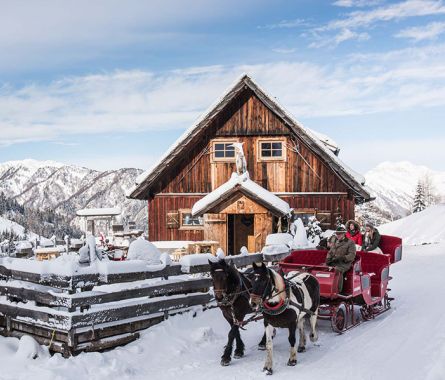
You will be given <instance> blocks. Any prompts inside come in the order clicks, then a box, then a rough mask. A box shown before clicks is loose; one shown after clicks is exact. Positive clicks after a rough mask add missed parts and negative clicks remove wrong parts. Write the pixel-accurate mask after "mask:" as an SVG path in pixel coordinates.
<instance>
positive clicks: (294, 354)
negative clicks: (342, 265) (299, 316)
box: [287, 323, 297, 366]
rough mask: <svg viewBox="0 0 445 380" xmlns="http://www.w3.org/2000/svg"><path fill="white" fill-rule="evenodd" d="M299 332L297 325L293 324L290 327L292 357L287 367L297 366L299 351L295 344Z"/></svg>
mask: <svg viewBox="0 0 445 380" xmlns="http://www.w3.org/2000/svg"><path fill="white" fill-rule="evenodd" d="M296 331H297V323H292V324H291V325H290V326H289V344H290V356H289V361H288V362H287V365H290V366H294V365H296V364H297V350H296V349H295V342H296V341H297V339H296V337H295V333H296Z"/></svg>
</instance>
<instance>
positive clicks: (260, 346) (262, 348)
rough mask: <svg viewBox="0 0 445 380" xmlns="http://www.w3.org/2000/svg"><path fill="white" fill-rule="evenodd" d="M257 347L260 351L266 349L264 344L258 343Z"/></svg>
mask: <svg viewBox="0 0 445 380" xmlns="http://www.w3.org/2000/svg"><path fill="white" fill-rule="evenodd" d="M258 349H259V350H260V351H266V345H265V344H259V345H258Z"/></svg>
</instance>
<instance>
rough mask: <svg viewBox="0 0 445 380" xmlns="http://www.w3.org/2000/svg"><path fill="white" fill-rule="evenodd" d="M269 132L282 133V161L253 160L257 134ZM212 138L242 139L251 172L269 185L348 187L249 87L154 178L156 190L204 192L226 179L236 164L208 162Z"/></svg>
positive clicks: (314, 188)
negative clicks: (284, 148) (283, 159)
mask: <svg viewBox="0 0 445 380" xmlns="http://www.w3.org/2000/svg"><path fill="white" fill-rule="evenodd" d="M268 136H269V137H282V138H285V140H286V144H285V145H286V148H287V152H286V155H287V159H286V161H273V162H264V161H259V160H258V152H257V140H258V138H264V137H268ZM216 138H236V139H237V140H238V141H240V142H244V152H245V154H246V159H247V169H248V170H249V174H250V178H251V179H252V180H254V181H256V182H257V183H258V184H260V185H261V186H263V187H265V188H266V189H268V190H270V191H274V192H308V191H310V192H332V191H337V192H346V191H347V188H346V186H345V185H344V184H343V182H342V181H341V180H340V179H339V178H338V176H337V175H336V174H335V173H334V172H333V171H332V170H331V169H330V168H329V167H328V166H327V165H326V164H325V163H324V162H323V161H322V160H321V159H320V157H318V156H317V155H315V154H314V153H312V152H311V151H310V150H309V149H308V147H306V146H305V145H304V144H303V143H302V141H301V140H300V139H299V138H298V136H292V135H291V132H290V130H289V128H288V127H287V126H285V125H284V123H283V122H282V121H281V120H280V119H279V118H278V117H277V116H276V115H275V114H274V113H272V112H271V111H269V109H268V108H267V107H266V106H264V105H263V103H262V102H261V101H260V100H259V99H258V98H257V97H256V96H255V95H254V94H253V93H252V92H251V91H246V92H245V94H244V95H243V96H240V97H238V98H237V99H235V100H234V101H233V102H232V104H231V105H230V106H229V107H227V108H226V109H225V110H224V111H223V112H221V114H220V115H219V117H218V118H217V119H216V120H214V121H213V123H212V124H211V125H210V126H209V127H207V128H205V130H204V132H203V134H202V135H200V136H199V138H198V139H197V141H196V142H195V144H193V148H192V149H191V150H190V151H188V152H187V156H185V157H182V158H181V159H178V160H177V161H176V165H175V166H174V167H172V168H171V169H170V170H169V171H168V174H167V175H165V176H164V178H163V179H162V180H161V181H159V185H158V188H156V189H155V193H159V192H162V193H208V192H211V191H212V190H213V188H214V187H215V186H216V187H217V186H219V185H220V184H221V183H224V182H225V181H227V180H228V178H230V175H231V174H232V173H233V171H234V169H235V164H234V163H227V162H218V163H212V140H213V139H216ZM295 149H298V151H299V152H300V154H301V156H303V157H304V160H305V161H306V162H307V163H308V164H309V165H310V167H309V165H308V164H307V163H306V162H304V160H303V159H302V157H301V156H300V155H299V154H297V153H296V152H295V151H294V150H295ZM215 176H216V180H215ZM212 177H213V179H214V181H213V186H212Z"/></svg>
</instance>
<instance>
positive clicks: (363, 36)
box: [309, 28, 370, 48]
mask: <svg viewBox="0 0 445 380" xmlns="http://www.w3.org/2000/svg"><path fill="white" fill-rule="evenodd" d="M369 38H370V36H369V34H368V33H366V32H362V33H357V32H353V31H352V30H350V29H346V28H345V29H342V30H340V32H339V33H337V34H335V35H334V36H332V37H326V36H323V37H319V38H317V37H316V39H317V41H314V42H312V43H311V44H310V45H309V47H311V48H321V47H329V48H334V47H336V46H338V45H339V44H341V43H343V42H345V41H348V40H356V41H366V40H369Z"/></svg>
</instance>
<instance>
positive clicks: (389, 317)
mask: <svg viewBox="0 0 445 380" xmlns="http://www.w3.org/2000/svg"><path fill="white" fill-rule="evenodd" d="M391 270H392V273H391V274H392V276H393V277H394V279H393V280H392V282H391V288H392V295H393V296H394V297H396V300H395V301H394V302H393V308H392V310H391V311H389V312H387V313H385V314H383V315H381V316H379V317H378V318H377V319H375V320H374V321H370V322H366V323H364V324H362V325H361V326H358V327H357V328H355V329H353V330H350V331H348V332H347V333H345V334H344V335H336V334H334V333H333V332H332V331H331V330H330V326H329V325H328V323H327V322H321V323H320V324H319V330H320V339H319V342H318V345H317V346H314V345H313V344H311V343H309V344H308V348H307V351H306V352H305V353H303V354H299V356H298V361H299V362H298V365H297V366H296V367H287V366H286V362H287V359H288V349H289V344H288V342H287V334H286V331H285V330H279V331H278V334H277V337H276V338H275V339H274V348H275V352H274V370H275V373H274V375H273V377H272V378H275V379H289V378H294V377H295V378H297V376H298V378H300V379H311V380H317V379H323V380H326V379H329V380H335V379H342V380H344V379H369V380H371V379H378V380H386V379H388V380H389V379H391V380H393V379H395V378H397V379H422V380H423V379H428V380H435V379H437V380H439V379H444V378H445V304H444V303H443V301H442V300H443V299H444V296H445V288H444V287H443V286H442V284H443V278H444V273H445V243H441V244H435V245H425V246H417V247H405V248H404V257H403V261H402V262H400V263H398V264H396V265H394V266H393V267H392V268H391ZM226 333H227V324H226V322H225V321H224V320H223V318H222V316H221V314H220V312H219V310H216V309H215V310H211V311H206V312H199V313H198V315H197V317H196V318H193V317H192V314H191V313H188V314H186V315H182V316H176V317H172V318H170V319H169V320H168V321H166V322H164V323H162V324H160V325H157V326H155V327H152V328H150V329H148V330H146V331H144V332H142V337H141V339H139V340H138V341H136V342H133V343H131V344H129V345H127V346H125V347H120V348H117V349H114V350H112V351H109V352H106V353H102V354H101V353H88V354H81V355H79V356H77V357H74V358H70V359H63V358H62V357H61V356H60V355H54V356H52V357H49V356H46V357H45V355H42V356H43V357H40V358H38V359H35V360H32V359H29V358H26V354H27V353H28V352H29V350H28V348H29V345H28V344H21V345H19V340H17V339H15V338H3V337H0V368H1V371H0V379H2V380H6V379H28V378H29V377H30V376H32V378H33V379H35V380H38V379H46V380H50V379H54V380H55V379H57V380H59V379H70V380H71V379H76V380H79V379H90V380H94V379H113V378H119V379H175V380H178V379H181V380H188V379H193V380H196V379H242V380H248V379H258V378H263V377H265V375H264V374H263V373H262V372H261V368H262V367H263V360H264V355H265V353H264V352H262V351H258V350H257V349H256V344H257V342H258V340H259V339H260V336H261V334H262V324H261V322H257V323H253V324H251V325H249V328H248V330H247V331H244V332H243V338H244V341H245V343H246V347H247V350H246V351H247V352H246V356H245V357H244V358H243V359H240V360H233V361H232V364H231V365H230V366H229V367H221V366H220V364H219V361H220V355H221V353H222V350H223V346H224V344H225V340H226ZM19 346H21V349H20V350H18V348H19Z"/></svg>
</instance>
